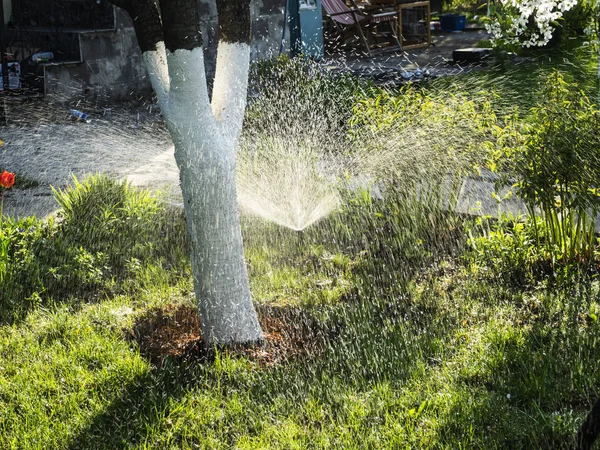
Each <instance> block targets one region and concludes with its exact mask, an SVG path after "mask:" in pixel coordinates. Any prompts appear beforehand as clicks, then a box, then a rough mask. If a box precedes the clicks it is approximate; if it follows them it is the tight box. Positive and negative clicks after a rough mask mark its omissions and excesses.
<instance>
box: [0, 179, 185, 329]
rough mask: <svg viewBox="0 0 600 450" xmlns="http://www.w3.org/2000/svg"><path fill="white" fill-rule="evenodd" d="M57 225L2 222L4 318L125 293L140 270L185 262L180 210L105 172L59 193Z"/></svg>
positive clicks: (0, 304)
mask: <svg viewBox="0 0 600 450" xmlns="http://www.w3.org/2000/svg"><path fill="white" fill-rule="evenodd" d="M55 196H56V199H57V201H58V203H59V205H60V206H61V207H62V208H63V209H62V210H61V211H60V212H59V214H58V219H57V220H49V221H48V222H43V221H41V220H39V219H36V218H33V217H30V218H27V219H23V220H18V221H17V220H13V219H4V221H3V222H2V226H1V227H0V262H1V265H0V321H11V320H14V319H16V318H19V317H22V316H23V314H24V313H25V312H27V311H28V310H29V309H30V308H31V307H32V306H35V305H36V304H40V303H49V302H53V301H54V302H56V301H67V300H68V299H69V298H77V299H95V298H98V297H99V296H102V295H110V294H115V293H117V292H119V291H120V290H122V289H125V288H126V285H127V283H125V281H126V280H127V279H128V278H130V277H135V275H136V274H137V273H139V272H140V267H145V266H149V265H152V264H154V265H161V266H162V267H163V268H164V269H165V270H167V269H169V268H171V267H173V266H175V267H176V268H177V269H181V268H182V267H183V266H185V265H186V264H187V255H188V248H187V234H186V232H185V223H184V221H183V216H182V214H181V212H174V211H171V210H168V209H166V208H165V207H164V205H163V204H162V203H161V202H160V201H159V200H158V199H156V198H154V197H151V196H150V194H149V193H148V192H147V191H141V190H136V189H133V188H131V187H130V186H129V185H128V184H127V183H120V182H117V181H114V180H112V179H110V178H109V177H107V176H105V175H97V176H90V177H88V178H86V179H85V180H84V181H83V182H81V183H80V182H79V181H78V180H77V179H74V183H73V185H72V186H70V187H68V188H67V189H65V190H63V191H55Z"/></svg>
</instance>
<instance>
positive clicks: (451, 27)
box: [440, 14, 467, 31]
mask: <svg viewBox="0 0 600 450" xmlns="http://www.w3.org/2000/svg"><path fill="white" fill-rule="evenodd" d="M440 24H441V25H442V30H444V31H462V30H464V29H465V27H466V26H467V16H461V15H460V14H442V15H440Z"/></svg>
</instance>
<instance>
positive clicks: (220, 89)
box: [211, 41, 250, 146]
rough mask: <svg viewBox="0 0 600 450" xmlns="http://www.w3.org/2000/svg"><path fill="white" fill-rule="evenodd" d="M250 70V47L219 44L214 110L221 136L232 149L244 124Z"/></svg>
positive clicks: (233, 43)
mask: <svg viewBox="0 0 600 450" xmlns="http://www.w3.org/2000/svg"><path fill="white" fill-rule="evenodd" d="M249 69H250V46H249V45H248V44H244V43H240V42H224V41H221V42H219V47H218V49H217V69H216V75H217V76H216V77H215V83H214V86H213V96H212V105H211V106H212V112H213V115H214V116H215V118H216V119H217V123H218V125H219V128H220V130H221V134H222V135H223V137H224V138H225V139H226V141H227V145H230V146H235V143H236V142H237V138H238V136H239V134H240V131H241V130H242V124H243V122H244V111H245V110H246V95H247V94H246V93H247V91H248V71H249Z"/></svg>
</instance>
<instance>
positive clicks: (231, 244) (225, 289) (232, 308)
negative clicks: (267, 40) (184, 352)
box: [166, 48, 263, 344]
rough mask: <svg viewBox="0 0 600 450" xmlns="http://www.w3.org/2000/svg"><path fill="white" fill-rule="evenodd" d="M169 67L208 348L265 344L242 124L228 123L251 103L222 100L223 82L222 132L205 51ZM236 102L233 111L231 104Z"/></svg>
mask: <svg viewBox="0 0 600 450" xmlns="http://www.w3.org/2000/svg"><path fill="white" fill-rule="evenodd" d="M167 63H168V68H169V75H170V89H169V97H168V114H167V115H166V116H167V117H166V118H167V125H168V128H169V131H170V133H171V136H172V138H173V142H174V144H175V159H176V161H177V164H178V166H179V169H180V172H181V189H182V193H183V200H184V210H185V216H186V220H187V226H188V232H189V235H190V240H191V251H192V268H193V276H194V286H195V290H196V298H197V299H198V309H199V313H200V320H201V325H202V331H203V334H204V337H205V339H206V341H207V342H208V343H209V344H210V343H219V344H232V343H249V342H256V341H261V340H262V337H263V336H262V331H261V328H260V325H259V323H258V319H257V316H256V312H255V311H254V307H253V305H252V300H251V298H250V289H249V284H248V275H247V271H246V264H245V260H244V252H243V247H242V236H241V231H240V223H239V214H238V209H237V200H236V189H235V142H236V137H237V133H238V132H239V128H240V127H241V124H240V125H239V126H236V127H234V126H233V125H232V126H229V125H224V124H226V123H227V122H229V121H230V120H231V121H232V122H233V116H236V115H239V114H243V106H244V103H245V98H244V100H240V99H239V96H236V97H238V98H237V99H232V100H230V99H226V98H225V97H226V96H225V95H224V96H223V97H222V96H221V94H219V92H222V91H223V92H226V91H227V90H226V89H225V88H224V87H223V86H221V87H219V86H220V85H219V81H218V80H217V82H216V84H215V86H216V87H217V91H216V93H217V97H216V99H221V100H217V101H216V102H215V105H217V106H216V108H217V109H218V110H219V111H223V112H227V111H230V110H231V112H230V113H227V114H228V116H224V117H221V116H219V119H221V120H220V123H221V124H223V125H222V126H219V124H218V122H217V119H215V116H214V115H213V111H212V109H211V105H210V102H209V99H208V93H207V89H206V77H205V71H204V54H203V50H202V48H196V49H193V50H184V49H178V50H175V51H174V52H173V53H171V52H169V51H167ZM230 69H231V67H228V68H227V71H226V72H227V73H229V72H228V71H229V70H230ZM232 72H233V73H234V74H235V73H236V71H235V70H233V71H232ZM246 74H247V69H246ZM234 76H235V75H234ZM239 76H240V77H241V76H242V75H241V74H239ZM246 76H247V75H246ZM240 80H241V78H240ZM240 84H242V83H240ZM240 88H241V87H240ZM236 90H237V89H236ZM239 94H241V92H240V93H239ZM230 95H231V93H230ZM242 96H244V97H245V90H244V93H243V95H242ZM231 102H234V103H235V106H236V107H235V108H231V107H230V106H227V105H226V104H227V103H231ZM240 104H241V107H240ZM218 105H220V106H218ZM240 109H241V112H240ZM221 128H223V130H221ZM222 131H223V132H222ZM225 133H227V136H225V135H224V134H225ZM234 133H235V134H234Z"/></svg>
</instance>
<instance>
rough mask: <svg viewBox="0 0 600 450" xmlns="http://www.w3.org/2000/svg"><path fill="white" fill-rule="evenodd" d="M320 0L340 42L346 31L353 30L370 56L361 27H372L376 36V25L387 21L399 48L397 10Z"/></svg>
mask: <svg viewBox="0 0 600 450" xmlns="http://www.w3.org/2000/svg"><path fill="white" fill-rule="evenodd" d="M322 2H323V9H324V10H325V14H326V16H327V17H329V18H330V19H331V21H332V22H333V25H334V27H335V29H336V31H337V32H338V34H339V35H340V37H341V39H342V42H344V41H345V40H346V35H347V34H348V32H355V34H356V35H358V37H359V39H360V41H361V42H362V44H363V45H364V47H365V50H366V51H367V54H368V55H369V56H370V55H371V48H370V46H369V40H368V35H367V37H365V33H364V32H363V27H365V28H366V27H372V28H373V29H374V30H375V37H376V38H377V36H378V33H379V30H377V25H378V24H380V23H387V24H389V25H390V29H391V34H392V37H393V41H394V43H395V44H396V45H397V46H398V48H401V45H400V41H399V40H398V33H397V31H396V30H397V29H398V20H399V17H398V11H396V10H394V11H385V10H383V9H382V8H381V7H379V8H366V9H360V8H357V7H356V5H355V4H354V2H353V5H354V7H353V8H349V7H348V6H347V5H346V3H345V2H344V0H322Z"/></svg>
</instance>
